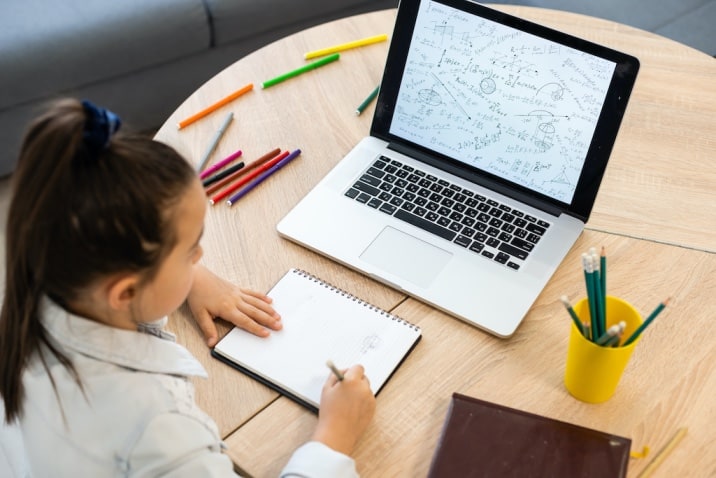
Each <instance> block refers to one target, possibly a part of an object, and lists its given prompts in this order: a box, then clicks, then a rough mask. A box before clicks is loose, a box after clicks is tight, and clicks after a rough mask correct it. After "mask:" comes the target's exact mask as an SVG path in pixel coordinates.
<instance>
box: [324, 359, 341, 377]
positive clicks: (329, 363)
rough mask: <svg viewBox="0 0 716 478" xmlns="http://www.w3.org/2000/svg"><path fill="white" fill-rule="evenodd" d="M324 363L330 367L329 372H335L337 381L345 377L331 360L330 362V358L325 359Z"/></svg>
mask: <svg viewBox="0 0 716 478" xmlns="http://www.w3.org/2000/svg"><path fill="white" fill-rule="evenodd" d="M326 365H327V366H328V368H330V369H331V372H333V373H334V374H335V376H336V378H337V379H338V381H341V380H343V379H344V378H345V377H344V376H343V374H342V373H341V371H340V370H338V368H337V367H336V365H335V364H334V363H333V362H331V361H330V360H327V361H326Z"/></svg>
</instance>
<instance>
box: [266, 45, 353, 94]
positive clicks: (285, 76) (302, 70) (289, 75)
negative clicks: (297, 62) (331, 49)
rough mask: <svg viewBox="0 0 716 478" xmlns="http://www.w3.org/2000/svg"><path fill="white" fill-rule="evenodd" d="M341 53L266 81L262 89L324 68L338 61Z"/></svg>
mask: <svg viewBox="0 0 716 478" xmlns="http://www.w3.org/2000/svg"><path fill="white" fill-rule="evenodd" d="M340 57H341V55H340V53H334V54H333V55H328V56H327V57H324V58H321V59H320V60H317V61H314V62H312V63H309V64H307V65H304V66H302V67H301V68H296V69H295V70H293V71H289V72H288V73H284V74H283V75H281V76H277V77H276V78H273V79H271V80H267V81H264V82H263V83H261V88H268V87H269V86H273V85H275V84H277V83H281V82H282V81H286V80H288V79H289V78H293V77H294V76H298V75H300V74H301V73H305V72H307V71H311V70H313V69H315V68H318V67H319V66H323V65H325V64H327V63H331V62H333V61H336V60H337V59H338V58H340Z"/></svg>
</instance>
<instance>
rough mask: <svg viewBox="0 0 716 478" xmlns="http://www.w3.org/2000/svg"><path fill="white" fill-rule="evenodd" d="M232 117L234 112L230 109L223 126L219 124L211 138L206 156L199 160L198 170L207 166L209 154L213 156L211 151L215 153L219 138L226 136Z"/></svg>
mask: <svg viewBox="0 0 716 478" xmlns="http://www.w3.org/2000/svg"><path fill="white" fill-rule="evenodd" d="M232 119H234V113H233V112H232V111H230V112H229V114H228V115H226V118H224V121H223V122H222V123H221V126H219V130H218V131H217V132H216V134H215V135H214V137H213V138H212V139H211V142H210V143H209V147H208V148H206V151H205V152H204V156H202V157H201V161H199V166H197V168H196V170H197V171H198V172H201V170H202V169H204V168H205V167H206V163H207V162H208V161H209V156H211V153H213V152H214V150H215V149H216V146H217V145H218V144H219V140H220V139H221V137H222V136H224V132H225V131H226V128H228V127H229V123H231V120H232Z"/></svg>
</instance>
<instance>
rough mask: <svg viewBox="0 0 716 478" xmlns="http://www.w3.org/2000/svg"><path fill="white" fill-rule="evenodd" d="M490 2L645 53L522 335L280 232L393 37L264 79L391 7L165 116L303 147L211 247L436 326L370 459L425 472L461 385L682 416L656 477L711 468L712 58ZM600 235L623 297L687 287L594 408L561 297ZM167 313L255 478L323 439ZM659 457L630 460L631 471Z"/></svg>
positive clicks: (205, 400)
mask: <svg viewBox="0 0 716 478" xmlns="http://www.w3.org/2000/svg"><path fill="white" fill-rule="evenodd" d="M495 7H496V8H498V9H500V10H503V11H505V12H508V13H511V14H514V15H517V16H520V17H524V18H526V19H529V20H532V21H535V22H538V23H542V24H544V25H547V26H550V27H553V28H556V29H558V30H562V31H565V32H568V33H571V34H574V35H577V36H580V37H583V38H586V39H588V40H591V41H594V42H597V43H601V44H604V45H607V46H609V47H612V48H615V49H618V50H622V51H624V52H626V53H629V54H632V55H634V56H636V57H637V58H639V59H640V61H641V70H640V73H639V77H638V79H637V83H636V86H635V89H634V92H633V95H632V98H631V101H630V103H629V106H628V109H627V112H626V116H625V118H624V121H623V123H622V127H621V130H620V133H619V137H618V140H617V143H616V145H615V148H614V151H613V153H612V156H611V159H610V162H609V165H608V167H607V171H606V175H605V177H604V181H603V183H602V186H601V189H600V193H599V196H598V198H597V202H596V204H595V207H594V210H593V213H592V216H591V218H590V220H589V222H588V224H587V229H586V231H585V233H584V234H583V236H582V238H580V240H579V241H578V243H577V245H575V247H574V249H573V251H572V252H570V254H569V255H568V257H567V258H566V259H565V261H564V263H563V264H562V266H560V268H559V269H558V271H557V273H556V274H555V276H554V277H553V278H552V280H551V281H550V283H549V284H548V286H547V288H546V289H545V291H544V292H543V294H542V295H541V296H540V298H539V299H538V300H537V302H536V303H535V305H534V307H533V308H532V310H531V311H530V313H529V314H528V316H527V318H526V319H525V321H524V323H523V325H522V326H521V327H520V329H518V331H517V333H516V334H515V335H514V336H513V337H512V338H511V339H509V340H507V341H504V340H500V339H496V338H494V337H491V336H488V335H487V334H485V333H482V332H480V331H478V330H476V329H474V328H471V327H469V326H467V325H465V324H464V323H462V322H460V321H458V320H456V319H453V318H451V317H450V316H448V315H445V314H443V313H441V312H439V311H436V310H434V309H432V308H430V307H428V306H426V305H424V304H422V303H420V302H418V301H416V300H414V299H412V298H407V297H405V296H404V295H403V294H401V293H399V292H397V291H394V290H391V289H389V288H387V287H386V286H383V285H381V284H379V283H377V282H374V281H372V280H371V279H369V278H367V277H364V276H362V275H360V274H358V273H356V272H353V271H351V270H349V269H347V268H345V267H343V266H341V265H339V264H337V263H334V262H332V261H330V260H328V259H326V258H324V257H322V256H320V255H318V254H316V253H313V252H311V251H308V250H306V249H304V248H302V247H300V246H297V245H295V244H293V243H291V242H289V241H287V240H284V239H281V238H280V237H279V236H278V234H277V232H276V229H275V226H276V223H277V222H278V221H279V220H280V219H281V218H282V217H283V216H284V215H285V214H286V213H287V212H288V211H289V210H290V208H291V207H293V205H295V204H296V203H297V202H298V201H299V200H300V198H301V197H303V195H305V194H306V193H307V192H308V191H309V190H310V188H311V187H312V186H313V185H315V184H316V183H317V182H318V181H319V180H320V179H321V178H322V177H323V176H324V175H325V174H326V173H327V172H328V171H329V170H330V169H331V167H333V166H334V165H335V164H336V162H337V161H339V160H340V159H341V158H342V157H343V156H344V155H345V154H346V153H347V152H348V151H349V150H350V149H351V148H352V147H353V146H354V145H355V144H356V143H357V142H358V141H359V140H360V138H362V137H363V136H365V135H367V134H368V131H369V128H370V122H371V118H372V114H373V105H371V106H369V107H368V109H367V110H366V111H365V112H364V113H363V114H362V115H360V116H357V115H356V113H355V110H356V107H357V106H358V105H359V104H360V102H361V101H362V100H363V99H364V98H365V97H366V96H367V95H368V94H369V93H370V92H371V91H372V90H373V89H374V88H375V86H376V85H378V84H379V82H380V79H381V75H382V71H383V66H384V62H385V57H386V53H387V48H388V44H387V42H383V43H377V44H374V45H370V46H366V47H362V48H358V49H354V50H349V51H345V52H343V53H342V54H341V58H340V60H339V61H337V62H334V63H331V64H329V65H326V66H324V67H322V68H319V69H317V70H314V71H311V72H309V73H305V74H303V75H301V76H298V77H295V78H293V79H290V80H288V81H286V82H284V83H281V84H278V85H276V86H273V87H271V88H268V89H265V90H262V89H261V88H260V84H261V82H262V81H265V80H267V79H270V78H273V77H275V76H277V75H279V74H282V73H284V72H286V71H289V70H292V69H294V68H297V67H299V66H302V65H303V64H304V63H305V61H304V60H303V54H304V53H305V52H307V51H311V50H315V49H319V48H323V47H325V46H330V45H333V44H338V43H343V42H348V41H352V40H355V39H357V38H363V37H367V36H371V35H376V34H380V33H388V34H391V33H392V28H393V21H394V18H395V11H394V10H386V11H380V12H374V13H369V14H364V15H359V16H355V17H349V18H345V19H342V20H338V21H335V22H331V23H327V24H324V25H320V26H317V27H314V28H311V29H308V30H305V31H303V32H300V33H297V34H295V35H292V36H289V37H287V38H284V39H282V40H280V41H277V42H275V43H272V44H270V45H267V46H266V47H264V48H262V49H260V50H258V51H256V52H254V53H252V54H250V55H248V56H247V57H245V58H242V59H240V60H238V61H237V62H236V63H234V64H233V65H231V66H230V67H228V68H226V69H225V70H223V71H221V72H219V73H218V74H217V75H216V76H214V77H213V78H211V79H210V80H209V81H207V82H206V83H205V84H204V85H203V86H202V87H200V88H199V89H198V90H197V91H196V92H194V93H193V94H192V95H191V96H190V97H189V98H187V99H186V101H185V102H184V103H183V104H182V105H181V106H179V108H177V110H176V111H175V112H174V113H173V114H172V115H171V116H170V117H169V118H168V119H167V121H166V123H165V124H164V126H163V127H162V128H161V129H160V130H159V132H158V133H157V135H156V139H158V140H161V141H164V142H166V143H168V144H170V145H172V146H174V147H175V148H176V149H177V150H179V151H180V152H181V153H182V154H183V155H185V156H186V157H187V158H189V159H190V160H191V161H192V162H193V163H194V164H197V163H198V162H199V159H200V157H201V156H202V154H203V153H204V150H205V149H206V147H207V145H208V143H209V141H210V140H211V138H212V136H213V135H214V133H215V132H216V130H217V129H218V128H219V126H220V124H221V122H222V120H223V119H224V117H225V116H226V114H227V113H228V112H229V111H233V112H234V121H233V122H232V124H231V125H230V126H229V128H228V130H227V132H226V134H225V135H224V137H223V139H222V140H221V142H220V143H219V145H218V148H217V150H216V151H215V153H214V154H213V156H212V159H211V161H210V162H215V161H217V160H219V159H221V158H223V157H226V156H228V155H229V154H231V153H233V152H234V151H236V150H237V149H241V150H242V151H243V157H244V158H245V159H246V160H247V161H251V160H253V159H255V158H258V157H259V156H261V155H263V154H264V153H266V152H268V151H270V150H272V149H273V148H275V147H280V148H282V149H291V150H292V149H295V148H300V149H301V150H302V151H303V153H302V155H301V156H300V157H299V158H298V159H296V160H294V161H293V162H292V163H290V164H289V165H288V166H286V167H285V168H284V169H282V170H281V171H280V172H278V173H277V174H275V175H274V176H272V177H271V178H270V179H269V180H267V181H266V182H265V183H263V184H261V185H260V186H259V187H257V188H256V189H254V190H253V191H252V192H251V193H250V194H248V195H247V196H245V197H244V198H242V199H241V200H240V201H239V202H238V203H237V204H235V205H234V206H232V207H228V206H226V205H225V204H223V203H219V204H217V205H215V206H212V207H211V208H210V211H209V213H208V215H207V220H206V232H205V235H204V239H203V241H202V245H203V246H204V249H205V256H204V259H203V260H204V262H205V263H206V264H207V265H208V266H209V267H210V268H212V269H213V270H215V271H217V272H218V273H219V274H222V275H223V276H225V277H227V278H229V279H230V280H233V281H235V282H237V283H239V284H241V285H242V286H246V287H251V288H255V289H258V290H268V289H269V288H270V286H271V285H272V284H273V283H274V282H275V281H276V280H277V279H278V278H279V277H280V276H281V275H282V274H283V273H284V272H285V271H286V270H288V269H289V268H291V267H299V268H302V269H305V270H307V271H309V272H311V273H313V274H315V275H317V276H319V277H321V278H322V279H324V280H326V281H328V282H331V283H333V284H335V285H336V286H338V287H340V288H342V289H345V290H348V291H349V292H351V293H353V294H354V295H356V296H358V297H361V298H365V299H368V300H369V301H370V302H373V303H375V304H376V305H378V306H379V307H382V308H384V309H387V310H391V311H393V312H395V313H397V314H398V315H401V316H402V317H404V318H406V319H408V320H409V321H411V322H415V323H417V324H418V325H420V326H421V327H422V328H423V334H424V335H423V340H422V341H421V343H420V344H419V345H418V347H417V348H416V350H415V351H414V352H413V353H412V354H411V355H410V356H409V358H408V360H407V361H406V362H405V363H404V364H403V365H402V366H401V367H400V369H399V370H398V371H397V373H396V374H395V375H394V376H393V377H392V378H391V380H390V381H389V382H388V384H387V385H386V387H385V388H384V390H383V391H381V393H380V395H379V396H378V411H377V414H376V418H375V420H374V423H373V424H372V425H371V427H370V428H369V430H368V433H367V435H366V437H365V438H364V439H363V440H362V441H361V443H360V445H359V448H358V449H357V451H356V459H357V462H358V469H359V471H360V472H361V474H362V476H366V477H369V476H424V475H425V474H426V473H427V469H428V467H429V464H430V459H431V457H432V452H433V449H434V447H435V444H436V442H437V439H438V437H439V433H440V428H441V426H442V420H443V418H444V416H445V412H446V409H447V404H448V402H449V397H450V395H451V394H452V392H461V393H465V394H467V395H473V396H477V397H479V398H482V399H486V400H491V401H495V402H498V403H501V404H503V405H507V406H512V407H515V408H520V409H524V410H527V411H530V412H534V413H540V414H543V415H547V416H551V417H554V418H558V419H561V420H565V421H570V422H572V423H576V424H580V425H584V426H589V427H592V428H597V429H601V430H604V431H609V432H612V433H616V434H621V435H623V436H628V437H631V438H632V440H633V445H632V446H633V449H638V450H640V449H641V447H642V446H644V445H649V446H650V447H651V448H652V450H654V451H658V449H659V448H660V446H661V445H663V444H664V443H666V441H667V440H668V439H669V438H671V436H672V435H673V433H674V432H675V430H676V429H677V428H678V427H681V426H688V427H689V434H688V435H687V437H686V438H685V439H684V440H683V442H682V443H681V444H680V445H679V447H678V448H677V449H676V450H675V451H674V452H673V453H672V454H671V455H670V457H669V458H668V459H667V460H666V461H665V462H664V463H663V464H662V465H661V467H660V468H659V470H658V471H657V474H656V475H655V476H674V475H676V474H677V471H678V473H679V476H704V475H708V474H709V473H714V472H715V471H716V459H715V458H714V456H716V455H714V454H713V452H712V450H713V449H714V445H716V433H715V432H714V431H713V427H712V425H710V424H713V423H714V421H716V412H715V411H714V407H713V405H712V403H713V396H714V395H715V394H716V379H715V378H714V371H713V363H714V362H715V359H716V341H714V340H712V339H710V337H712V336H713V332H714V327H713V325H711V324H712V323H713V321H712V318H711V315H712V313H713V310H716V300H715V299H714V298H713V290H714V288H716V282H714V281H715V279H714V277H716V258H715V257H716V256H714V252H716V227H714V225H715V224H716V208H715V207H714V204H715V203H716V192H714V191H716V161H714V151H716V132H715V130H716V126H714V120H713V119H714V118H716V81H715V80H716V60H714V59H713V58H711V57H709V56H708V55H706V54H704V53H701V52H698V51H696V50H693V49H691V48H688V47H686V46H684V45H681V44H678V43H676V42H673V41H671V40H668V39H666V38H663V37H660V36H657V35H653V34H650V33H647V32H644V31H641V30H638V29H635V28H631V27H628V26H624V25H620V24H617V23H614V22H610V21H606V20H600V19H596V18H591V17H587V16H582V15H576V14H571V13H566V12H559V11H554V10H544V9H538V8H529V7H515V6H502V5H496V6H495ZM247 83H253V84H254V85H255V88H254V90H253V91H251V92H250V93H247V94H245V95H243V96H242V97H240V98H238V99H236V100H234V101H233V102H231V103H229V104H228V105H226V106H224V107H222V108H221V109H219V110H218V111H216V112H214V113H212V114H210V115H209V116H207V117H205V118H203V119H202V120H200V121H198V122H196V123H194V124H192V125H190V126H188V127H186V128H183V129H181V130H178V129H177V123H178V122H179V121H180V120H183V119H185V118H186V117H189V116H191V115H192V114H194V113H196V112H197V111H199V110H201V109H203V108H205V107H206V106H208V105H210V104H212V103H214V102H216V101H217V100H219V99H221V98H223V97H225V96H226V95H228V94H230V93H231V92H233V91H235V90H237V89H239V88H240V87H242V86H244V85H246V84H247ZM598 245H605V246H606V247H607V250H608V251H609V253H610V290H611V291H614V293H615V294H617V295H620V296H621V297H623V298H626V299H628V300H629V301H630V302H632V303H633V304H634V305H635V306H636V307H637V308H638V309H639V310H641V312H642V313H643V314H647V313H648V312H650V309H651V308H653V307H654V306H655V305H656V304H657V303H658V301H660V300H662V299H663V298H665V297H666V296H668V295H672V296H674V297H675V300H674V306H673V307H670V309H674V310H669V311H668V314H667V312H665V313H664V314H663V315H664V317H663V318H660V319H659V323H658V324H656V325H655V326H653V327H652V328H651V329H650V330H649V335H648V337H645V338H644V340H642V342H641V343H640V345H639V348H638V350H637V351H636V352H635V353H634V356H633V358H632V361H631V363H630V365H629V367H628V368H627V371H626V372H625V376H624V377H623V379H622V383H621V384H620V388H619V389H618V391H617V393H616V395H615V397H613V398H612V399H611V400H610V401H608V402H606V403H605V404H602V405H597V406H595V405H587V404H583V403H581V402H578V401H577V400H575V399H573V398H571V396H569V395H568V394H567V392H566V390H565V389H564V386H563V383H562V374H563V367H564V355H565V353H566V342H567V336H568V327H569V318H568V316H567V314H566V312H565V311H564V309H563V308H562V306H561V304H559V300H558V299H559V297H560V296H561V295H562V294H567V295H569V296H570V297H572V298H574V299H575V300H576V299H577V298H579V297H580V296H583V295H584V292H583V286H582V287H580V280H579V273H580V272H581V271H579V266H578V262H579V255H580V254H581V252H582V251H584V250H586V249H587V248H589V247H591V246H598ZM635 284H639V285H640V286H639V287H637V286H636V285H635ZM171 327H172V328H173V330H174V331H175V332H176V333H177V335H178V338H179V341H180V342H181V343H184V344H186V345H187V346H188V347H189V349H190V350H191V351H192V352H193V353H194V354H195V355H196V356H197V357H198V358H199V359H200V360H201V362H202V363H203V364H204V365H205V367H206V368H207V370H208V371H209V375H210V378H209V380H208V381H198V382H197V400H198V402H199V404H200V406H202V407H203V408H204V409H205V410H206V411H207V412H208V413H209V414H210V415H211V416H213V417H214V419H215V420H216V421H217V423H218V424H219V428H220V430H221V433H222V434H223V436H225V437H227V438H226V441H227V443H228V445H229V447H230V454H231V456H232V458H234V459H235V460H236V461H237V462H238V463H239V464H240V465H241V466H242V467H243V468H245V469H246V470H248V471H249V472H250V473H252V474H255V475H256V476H276V475H277V473H278V471H279V470H280V469H281V467H282V466H283V464H285V462H286V460H287V459H288V456H289V454H290V453H291V451H292V450H293V449H294V448H295V447H296V446H297V445H298V444H300V443H301V442H303V441H305V440H307V439H308V438H309V437H310V435H311V432H312V428H313V426H314V424H315V419H316V418H315V416H314V415H312V414H311V413H310V412H308V411H307V410H304V409H303V408H301V407H300V406H298V405H296V404H294V403H293V402H290V401H289V400H288V399H286V398H283V397H280V396H278V395H277V394H276V393H275V392H273V391H271V390H269V389H268V388H266V387H265V386H263V385H261V384H259V383H258V382H255V381H254V380H252V379H250V378H248V377H246V376H244V375H243V374H241V373H239V372H237V371H235V370H234V369H231V368H229V367H227V366H226V365H224V364H222V363H219V362H218V361H216V360H215V359H213V358H211V357H210V355H209V350H208V349H207V347H206V345H205V344H204V342H203V339H202V338H201V335H200V332H199V331H198V329H197V328H196V326H195V325H193V322H192V321H191V320H187V311H186V310H181V311H179V312H178V313H177V314H174V316H173V317H172V322H171ZM222 330H228V327H227V326H226V325H222ZM479 446H489V444H480V445H479ZM647 461H648V458H647V459H646V460H636V461H633V462H632V463H631V464H630V475H629V476H636V473H637V472H638V471H639V470H641V469H643V468H644V466H645V465H646V462H647Z"/></svg>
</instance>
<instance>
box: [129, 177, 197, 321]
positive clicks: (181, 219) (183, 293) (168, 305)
mask: <svg viewBox="0 0 716 478" xmlns="http://www.w3.org/2000/svg"><path fill="white" fill-rule="evenodd" d="M205 215H206V194H205V193H204V189H203V188H202V186H201V183H200V182H199V180H198V179H197V180H196V181H194V182H192V184H191V186H189V188H187V190H186V192H185V193H184V196H183V197H182V198H181V200H180V201H179V203H178V204H177V205H176V210H175V211H174V221H175V224H174V227H175V228H176V233H177V244H176V245H175V246H174V249H173V250H172V251H171V252H170V253H169V255H168V256H167V257H166V258H165V259H164V262H163V263H162V264H161V266H160V267H159V271H158V272H157V275H156V276H155V277H154V279H153V280H152V281H151V282H150V283H148V284H146V285H145V286H144V287H142V291H141V293H140V300H139V317H141V320H143V321H152V320H157V319H160V318H162V317H164V316H166V315H168V314H169V313H171V312H173V311H175V310H176V309H178V308H179V306H180V305H181V304H182V303H183V302H184V300H185V299H186V297H187V295H189V290H190V289H191V286H192V284H193V282H194V265H195V264H196V263H197V262H198V261H199V259H201V256H202V254H203V251H202V249H201V246H200V245H199V240H200V239H201V236H202V233H203V232H204V216H205Z"/></svg>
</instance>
